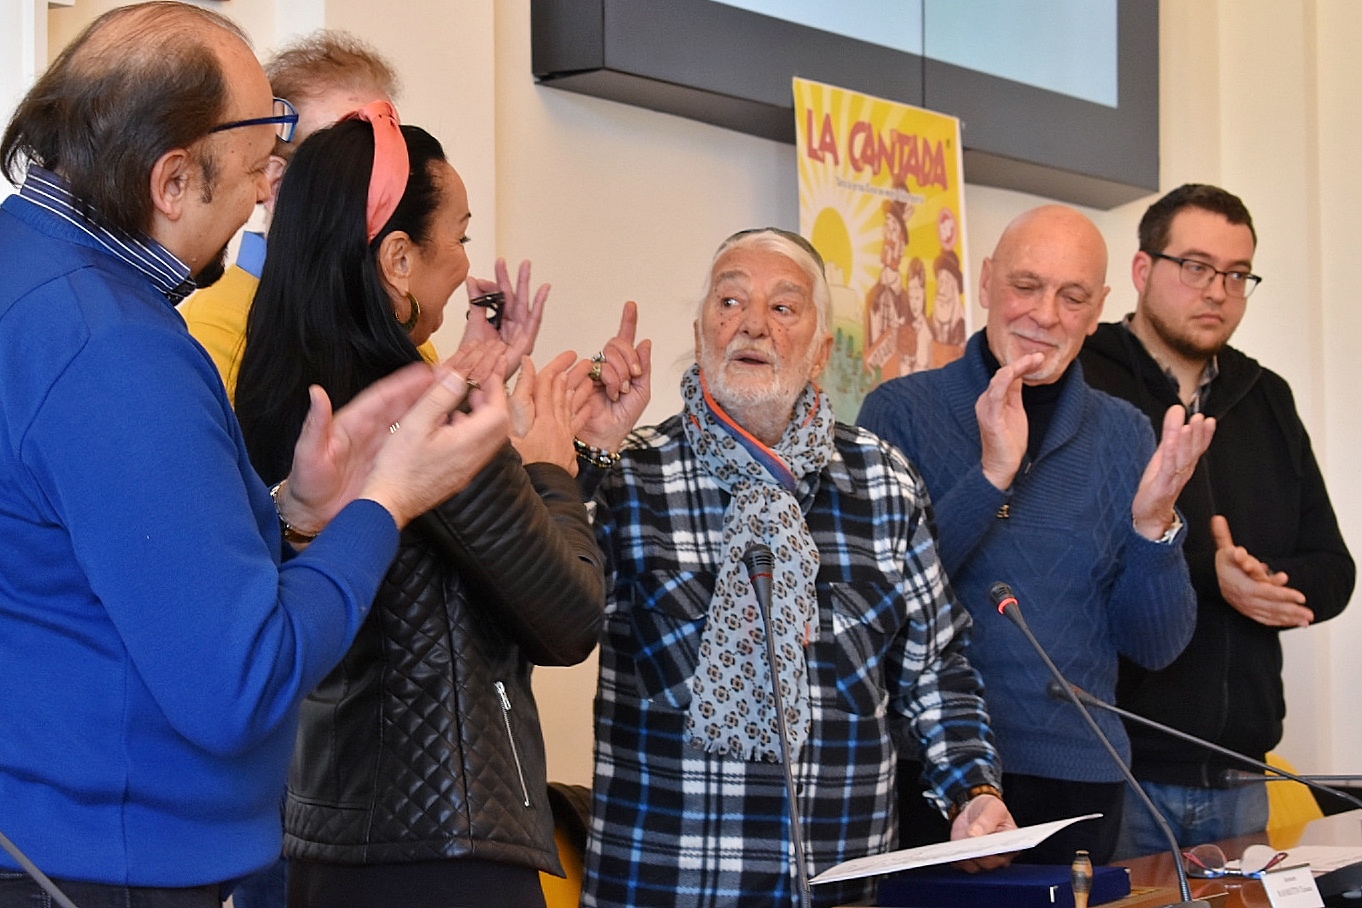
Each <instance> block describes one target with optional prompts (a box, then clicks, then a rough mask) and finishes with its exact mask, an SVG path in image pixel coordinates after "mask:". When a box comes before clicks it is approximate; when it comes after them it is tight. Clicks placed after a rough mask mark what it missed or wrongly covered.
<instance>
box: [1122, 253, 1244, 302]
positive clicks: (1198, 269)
mask: <svg viewBox="0 0 1362 908" xmlns="http://www.w3.org/2000/svg"><path fill="white" fill-rule="evenodd" d="M1145 254H1146V255H1148V256H1149V257H1150V258H1153V259H1163V260H1164V261H1167V262H1173V263H1175V264H1176V265H1177V266H1178V269H1179V273H1180V274H1181V277H1182V282H1183V283H1184V284H1186V285H1187V286H1188V287H1194V288H1196V289H1197V290H1205V289H1206V288H1207V287H1209V286H1211V282H1212V281H1214V280H1215V276H1216V275H1217V274H1218V275H1220V276H1221V277H1223V278H1224V279H1225V293H1226V295H1227V296H1239V297H1243V298H1244V299H1248V298H1249V297H1250V296H1252V295H1253V291H1254V290H1256V289H1257V288H1258V285H1259V284H1261V283H1262V282H1263V279H1262V278H1261V277H1259V276H1258V275H1256V274H1249V273H1248V272H1247V271H1221V270H1220V269H1219V268H1213V267H1212V266H1210V265H1208V264H1207V263H1205V262H1198V261H1197V260H1196V259H1183V258H1178V257H1177V256H1176V255H1164V254H1163V253H1162V252H1147V253H1145Z"/></svg>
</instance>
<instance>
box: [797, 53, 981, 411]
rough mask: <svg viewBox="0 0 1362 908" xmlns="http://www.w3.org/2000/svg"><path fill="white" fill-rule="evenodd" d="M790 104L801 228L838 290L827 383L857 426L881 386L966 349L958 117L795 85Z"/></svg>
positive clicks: (834, 289) (834, 295)
mask: <svg viewBox="0 0 1362 908" xmlns="http://www.w3.org/2000/svg"><path fill="white" fill-rule="evenodd" d="M794 99H795V130H796V134H797V137H796V151H797V157H798V160H799V230H800V233H802V234H803V235H804V236H806V237H808V238H809V239H810V240H811V241H812V242H813V244H814V246H815V247H817V249H818V251H819V252H820V253H822V255H823V259H824V261H825V262H826V263H827V274H828V283H829V285H831V289H832V312H831V313H830V324H829V327H830V328H831V329H832V332H833V336H834V337H835V339H836V343H835V344H834V346H833V353H832V360H831V362H829V364H828V369H827V372H826V373H825V374H824V377H823V386H824V389H825V390H826V391H827V392H828V394H829V395H831V397H832V402H833V409H834V411H835V412H836V414H837V418H838V419H841V420H843V421H846V422H851V421H853V420H854V419H855V418H856V413H857V412H858V411H859V410H860V407H861V401H862V400H863V399H864V398H865V395H866V393H867V392H869V391H870V389H871V388H873V387H875V386H876V385H878V384H879V383H880V382H882V381H885V380H887V379H890V378H894V377H895V376H899V375H907V374H908V373H910V372H916V371H919V370H921V369H931V368H935V367H937V366H943V365H945V364H946V363H948V362H950V361H951V360H954V359H958V358H959V357H960V356H961V354H963V353H964V350H965V338H966V337H967V336H968V333H969V331H968V326H967V324H966V321H967V317H968V312H969V306H968V305H967V304H966V295H965V275H966V274H968V273H969V269H968V258H967V255H966V250H965V232H964V201H965V197H964V187H963V185H962V184H961V178H962V172H963V168H962V164H961V148H960V121H959V120H957V119H956V118H955V117H950V116H946V115H945V114H939V113H934V112H933V111H930V110H923V109H922V108H920V107H910V106H908V105H906V104H899V103H897V102H894V101H886V100H884V99H883V98H876V97H873V96H871V95H863V94H860V93H858V92H854V91H848V90H846V89H842V88H836V87H834V86H831V85H824V84H822V83H820V82H810V81H808V80H805V79H798V78H796V79H795V80H794Z"/></svg>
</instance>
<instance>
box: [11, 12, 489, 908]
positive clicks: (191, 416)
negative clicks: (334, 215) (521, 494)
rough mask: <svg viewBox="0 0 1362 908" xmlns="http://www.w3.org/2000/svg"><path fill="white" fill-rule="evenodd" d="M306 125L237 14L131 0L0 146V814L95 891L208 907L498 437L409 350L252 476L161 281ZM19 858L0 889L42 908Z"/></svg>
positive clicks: (76, 895)
mask: <svg viewBox="0 0 1362 908" xmlns="http://www.w3.org/2000/svg"><path fill="white" fill-rule="evenodd" d="M292 118H293V115H292V114H290V113H288V112H287V111H286V110H280V107H279V106H278V105H277V104H276V103H275V102H274V100H273V99H272V98H271V94H270V87H269V82H268V80H266V78H265V74H264V71H263V70H262V69H261V68H260V64H259V63H258V62H257V61H256V59H255V56H254V55H253V54H252V53H251V50H250V48H249V47H248V46H247V44H246V42H245V40H244V38H243V36H242V34H241V33H240V31H239V30H238V29H237V28H236V27H235V26H234V25H232V23H231V22H230V21H228V20H226V19H224V18H222V17H220V16H217V15H216V14H213V13H209V12H207V11H205V10H202V9H198V8H196V7H193V6H188V5H185V4H178V3H159V4H143V5H138V6H128V7H122V8H119V9H116V10H114V11H112V12H110V13H106V14H105V15H104V16H101V17H100V18H99V19H97V20H96V21H95V22H94V23H93V24H92V25H91V26H90V27H89V28H88V29H86V31H85V32H83V33H82V34H81V35H80V37H78V38H77V39H76V40H75V42H73V43H72V45H71V46H70V47H68V48H67V49H66V50H65V51H63V52H62V54H61V55H60V56H58V58H57V59H56V61H55V62H54V63H53V64H52V66H51V67H50V68H49V69H48V71H47V72H46V73H44V74H43V76H42V77H41V78H40V79H39V80H38V82H37V83H36V84H35V85H34V86H33V88H32V90H31V91H30V92H29V93H28V95H27V96H26V97H25V98H24V100H23V101H22V102H21V103H20V105H19V108H18V110H17V111H16V113H15V114H14V118H13V119H12V121H11V122H10V124H9V126H8V128H7V129H6V131H5V134H4V138H3V141H0V162H2V163H3V167H4V172H5V176H6V177H8V178H10V179H11V180H16V178H17V177H19V175H20V173H21V172H22V174H23V178H22V187H21V189H20V192H19V194H18V195H15V196H12V197H10V198H9V199H6V200H5V202H4V204H3V206H0V373H2V374H3V375H4V380H3V381H2V382H0V665H3V666H4V671H3V672H0V826H3V830H4V832H5V833H6V834H7V835H8V836H9V837H10V838H11V839H12V840H14V842H16V843H17V844H18V845H19V847H20V848H22V849H23V850H24V851H26V852H27V853H28V855H29V856H30V857H31V858H32V859H33V860H34V862H35V863H36V864H37V865H38V866H39V867H40V868H42V869H43V870H44V871H46V872H48V873H50V874H51V875H52V876H53V877H55V878H57V882H58V884H59V885H60V886H61V888H62V889H63V890H65V891H66V892H67V893H68V895H69V896H70V897H71V898H72V899H74V901H75V902H76V903H77V904H80V905H97V904H105V905H108V904H119V905H133V906H139V905H140V906H148V905H157V906H171V908H180V906H185V908H188V906H194V908H210V906H211V908H218V906H219V905H220V904H221V900H222V898H223V896H224V894H225V892H226V890H227V889H229V888H230V884H231V882H232V881H233V880H236V879H239V878H240V877H242V876H244V875H246V874H248V873H250V872H252V871H254V870H257V869H259V868H260V867H263V866H265V865H266V864H268V863H269V862H271V861H273V860H275V858H277V856H278V855H279V850H280V844H281V832H282V831H281V825H280V817H279V799H280V795H281V793H282V790H283V786H284V777H285V774H286V772H287V767H288V762H289V756H290V754H291V752H292V749H293V739H294V732H295V728H296V724H297V704H298V702H299V701H300V700H301V699H302V698H303V697H304V696H305V695H306V694H307V693H308V692H309V691H310V690H312V688H313V687H314V686H315V685H316V684H317V682H318V681H319V680H320V679H321V678H322V677H323V675H324V674H325V673H326V672H327V671H328V670H329V669H330V668H331V667H332V666H333V665H334V664H335V663H336V662H338V661H339V660H340V658H341V657H342V656H343V655H344V654H345V652H346V650H347V649H348V647H349V646H350V643H351V640H352V639H353V637H354V634H355V632H356V630H357V629H358V627H359V626H360V624H361V623H362V622H363V620H364V618H365V615H366V614H367V612H368V610H369V606H370V603H371V602H372V601H373V598H374V594H375V592H376V590H377V588H378V584H379V582H380V580H381V579H382V578H383V576H384V574H385V572H386V570H387V568H388V566H389V564H390V562H391V561H392V558H393V556H394V554H395V552H396V550H397V539H398V531H399V530H400V529H401V527H403V526H404V525H405V524H406V523H407V522H408V521H410V520H411V519H412V518H413V517H414V516H416V515H418V514H420V513H422V512H424V511H426V510H428V509H429V508H430V507H431V506H432V505H434V504H436V503H438V502H440V501H442V500H444V499H445V498H447V497H448V496H449V495H451V494H453V493H454V492H455V491H458V490H459V489H460V488H462V487H463V486H465V485H466V484H467V483H468V481H469V479H471V477H472V476H473V475H474V473H475V472H476V471H477V470H478V468H479V467H480V466H481V465H482V464H484V463H486V462H487V461H488V460H489V459H490V458H491V456H492V455H493V453H495V451H496V450H498V449H499V448H500V446H501V444H502V443H503V441H504V440H505V437H506V427H507V415H506V409H505V401H504V397H503V395H502V394H501V392H500V387H501V383H500V381H495V382H491V381H489V383H488V384H489V390H488V391H487V392H483V393H482V394H474V395H473V401H472V404H473V408H472V412H471V413H469V414H467V415H465V414H456V415H455V416H454V418H453V420H452V421H451V414H452V413H455V411H456V408H457V407H458V405H459V404H460V403H461V402H462V400H463V399H464V397H465V395H466V394H467V390H468V384H467V383H466V382H465V381H463V380H462V379H461V378H459V377H458V376H456V375H455V374H453V373H452V372H450V371H449V370H448V369H440V370H435V371H434V372H433V373H432V371H431V370H429V369H426V368H424V367H420V366H417V367H413V369H412V370H408V371H406V372H404V373H399V374H398V375H397V376H394V378H395V381H392V382H387V383H381V384H382V385H383V386H382V387H379V386H377V385H376V386H374V387H373V388H371V389H370V392H372V393H370V392H366V394H365V395H362V396H361V397H359V398H356V399H355V400H354V401H353V402H352V403H351V404H350V405H349V406H347V407H345V408H344V409H342V410H341V411H339V412H337V413H335V414H334V415H333V414H332V413H331V411H330V408H329V406H328V405H327V404H326V400H325V395H324V394H322V393H320V392H315V393H314V396H313V403H314V407H313V412H312V413H310V414H309V417H308V420H307V423H306V425H305V426H304V429H303V433H302V438H300V440H299V443H298V446H297V448H296V449H295V457H294V462H293V469H292V472H291V474H290V476H289V478H288V479H287V480H285V482H284V483H281V484H280V486H276V487H275V489H274V490H268V489H266V488H265V486H264V484H263V483H261V481H260V479H259V477H257V476H256V474H255V472H254V471H253V470H252V469H251V465H250V460H249V458H248V457H247V455H246V447H245V444H244V442H243V441H242V437H241V430H240V428H239V427H238V426H237V423H236V420H235V418H234V417H233V416H232V411H231V407H230V405H229V403H228V401H227V395H226V393H225V391H224V389H223V386H222V382H221V380H220V379H219V378H218V375H217V370H216V369H215V367H214V365H213V362H212V360H211V359H210V358H209V357H208V355H207V353H205V352H204V350H203V348H202V347H200V346H199V345H198V344H197V343H195V342H194V340H193V339H192V338H191V337H190V336H189V334H188V332H187V331H186V330H185V326H184V322H183V320H182V319H181V318H180V316H179V315H178V314H177V313H176V312H175V309H174V304H175V303H176V302H177V301H178V300H180V299H182V298H183V297H184V295H185V294H186V293H188V292H189V291H190V290H192V289H193V288H194V287H195V286H196V285H198V284H199V283H201V282H208V281H211V279H212V278H213V277H214V276H216V275H218V274H221V270H222V265H221V262H222V258H221V255H222V250H223V247H224V246H225V245H226V243H227V241H228V239H229V238H230V237H231V236H232V234H233V233H234V232H235V231H236V230H237V228H239V227H240V226H241V224H242V222H243V221H245V219H246V216H247V215H248V214H249V213H250V211H251V208H252V207H253V206H254V205H255V203H256V202H257V201H259V200H260V199H261V198H263V196H264V194H265V192H266V191H267V188H266V181H265V164H266V162H267V161H268V159H269V155H270V152H271V150H272V149H273V146H274V140H275V137H276V132H277V131H278V132H279V133H280V134H281V135H282V133H284V132H287V131H288V130H289V129H290V128H291V125H292V124H291V120H292ZM21 164H24V165H27V166H26V168H21V167H20V165H21ZM16 181H17V180H16ZM432 378H438V381H434V382H432ZM427 389H429V390H427ZM423 392H424V395H423ZM418 397H420V400H417V398H418ZM413 401H415V402H416V403H415V405H414V406H413V405H412V402H413ZM272 499H273V500H272ZM285 540H288V541H289V543H290V545H288V546H285V545H284V541H285ZM294 546H299V547H301V550H299V549H297V548H295V547H294ZM17 866H18V865H17V864H16V863H15V862H14V861H12V860H11V859H10V858H9V857H8V856H0V906H2V908H11V906H18V905H32V904H42V903H43V899H44V898H46V897H45V896H44V894H43V893H42V892H40V891H39V890H38V888H37V884H36V883H34V882H31V881H29V880H27V879H26V878H25V877H24V875H23V874H21V873H18V872H16V871H17Z"/></svg>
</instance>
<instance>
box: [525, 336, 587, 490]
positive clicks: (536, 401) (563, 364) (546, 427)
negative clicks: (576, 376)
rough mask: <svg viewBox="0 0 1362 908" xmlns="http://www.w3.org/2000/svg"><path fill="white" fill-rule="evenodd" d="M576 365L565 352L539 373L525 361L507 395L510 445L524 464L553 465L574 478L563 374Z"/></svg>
mask: <svg viewBox="0 0 1362 908" xmlns="http://www.w3.org/2000/svg"><path fill="white" fill-rule="evenodd" d="M576 361H577V354H576V353H574V352H572V351H571V350H568V351H566V352H564V353H560V354H558V356H557V357H555V358H554V359H553V361H552V362H550V363H549V364H548V365H547V366H545V367H544V370H543V371H542V372H536V370H535V368H534V360H532V359H530V358H529V357H525V359H524V361H523V364H522V368H521V370H520V378H519V380H517V382H516V386H515V392H514V393H513V394H512V395H511V444H513V445H515V449H516V451H517V452H519V454H520V459H521V460H522V461H524V462H525V463H553V464H557V465H558V466H560V467H562V468H563V469H565V470H567V471H568V472H569V473H571V474H572V475H573V476H576V475H577V454H576V451H575V450H574V449H573V447H572V437H573V433H572V421H573V420H572V405H571V402H570V398H569V394H568V378H567V370H568V368H569V367H571V366H572V364H573V363H574V362H576Z"/></svg>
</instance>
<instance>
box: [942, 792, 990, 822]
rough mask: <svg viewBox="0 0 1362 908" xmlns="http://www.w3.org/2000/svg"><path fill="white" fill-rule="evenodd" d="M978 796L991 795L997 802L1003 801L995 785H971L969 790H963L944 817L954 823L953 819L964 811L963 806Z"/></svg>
mask: <svg viewBox="0 0 1362 908" xmlns="http://www.w3.org/2000/svg"><path fill="white" fill-rule="evenodd" d="M980 795H993V797H995V798H997V799H998V800H999V801H1001V800H1002V799H1003V793H1002V790H1001V789H999V788H998V786H997V785H987V784H985V785H971V786H970V787H969V788H967V789H965V793H964V794H962V795H961V796H960V797H959V798H957V799H956V801H955V803H954V804H952V805H951V809H950V812H949V813H947V815H946V817H947V819H948V820H950V821H951V822H952V823H954V822H955V818H956V817H958V816H960V812H961V811H963V810H964V809H965V805H967V804H969V802H970V801H973V800H974V799H975V798H977V797H979V796H980Z"/></svg>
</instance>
